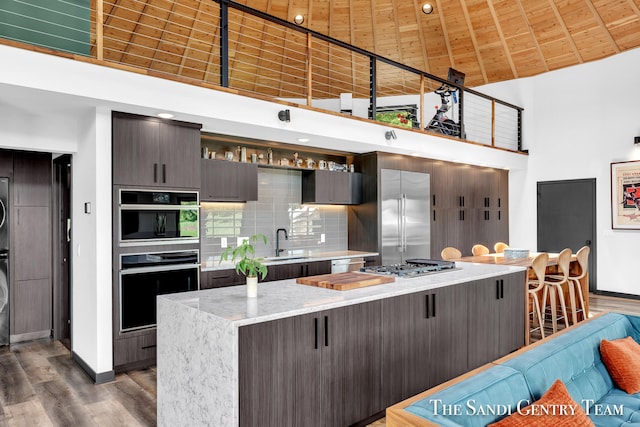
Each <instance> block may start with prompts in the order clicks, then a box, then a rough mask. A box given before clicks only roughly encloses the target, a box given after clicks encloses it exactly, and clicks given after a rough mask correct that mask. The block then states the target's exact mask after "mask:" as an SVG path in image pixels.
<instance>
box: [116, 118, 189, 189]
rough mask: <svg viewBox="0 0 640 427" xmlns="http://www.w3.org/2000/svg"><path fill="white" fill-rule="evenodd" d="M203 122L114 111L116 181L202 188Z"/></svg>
mask: <svg viewBox="0 0 640 427" xmlns="http://www.w3.org/2000/svg"><path fill="white" fill-rule="evenodd" d="M200 127H201V125H199V124H193V123H185V122H177V121H167V120H162V119H156V118H154V117H145V116H137V115H133V114H126V113H118V112H114V113H113V121H112V140H113V183H114V184H116V185H135V186H151V187H176V188H189V189H198V188H199V187H200Z"/></svg>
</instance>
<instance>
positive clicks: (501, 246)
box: [493, 242, 509, 254]
mask: <svg viewBox="0 0 640 427" xmlns="http://www.w3.org/2000/svg"><path fill="white" fill-rule="evenodd" d="M508 247H509V245H507V244H506V243H504V242H496V244H495V245H493V250H495V251H496V253H497V254H501V253H503V252H504V250H505V249H507V248H508Z"/></svg>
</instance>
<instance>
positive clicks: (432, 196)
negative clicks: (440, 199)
mask: <svg viewBox="0 0 640 427" xmlns="http://www.w3.org/2000/svg"><path fill="white" fill-rule="evenodd" d="M431 198H432V199H433V207H435V206H436V195H435V194H432V195H431Z"/></svg>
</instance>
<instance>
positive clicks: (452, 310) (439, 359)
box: [381, 285, 467, 407]
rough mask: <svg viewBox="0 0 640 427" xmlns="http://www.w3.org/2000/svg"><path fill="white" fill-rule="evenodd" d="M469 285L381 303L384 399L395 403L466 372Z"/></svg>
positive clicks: (425, 292) (387, 402)
mask: <svg viewBox="0 0 640 427" xmlns="http://www.w3.org/2000/svg"><path fill="white" fill-rule="evenodd" d="M465 288H466V285H459V286H448V287H444V288H438V289H434V290H430V291H423V292H417V293H412V294H407V295H401V296H398V297H394V298H389V299H386V300H384V301H383V302H382V319H383V320H382V324H383V339H382V372H381V374H382V399H383V406H385V407H387V406H390V405H393V404H395V403H397V402H400V401H401V400H404V399H406V398H408V397H410V396H413V395H415V394H417V393H419V392H421V391H424V390H426V389H428V388H431V387H434V386H436V385H438V384H440V383H443V382H445V381H447V380H449V379H451V378H453V377H455V376H457V375H460V374H461V373H463V372H466V370H467V311H466V294H465V292H466V290H465Z"/></svg>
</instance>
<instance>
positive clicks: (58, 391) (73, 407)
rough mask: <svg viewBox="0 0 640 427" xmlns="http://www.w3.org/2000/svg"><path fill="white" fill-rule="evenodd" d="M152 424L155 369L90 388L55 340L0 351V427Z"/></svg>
mask: <svg viewBox="0 0 640 427" xmlns="http://www.w3.org/2000/svg"><path fill="white" fill-rule="evenodd" d="M36 425H37V426H153V425H156V370H155V368H151V369H145V370H139V371H133V372H129V373H128V374H121V375H117V376H116V380H115V381H113V382H110V383H107V384H100V385H94V384H93V382H92V381H91V380H90V379H89V377H88V376H87V375H86V374H85V373H84V372H83V371H82V370H81V369H80V367H79V366H78V365H77V364H76V363H75V362H74V361H73V360H71V356H70V353H69V350H67V348H66V347H64V346H63V345H62V344H61V343H60V342H59V341H50V340H38V341H32V342H28V343H21V344H16V345H13V346H11V348H8V347H2V348H0V426H25V427H26V426H36Z"/></svg>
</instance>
